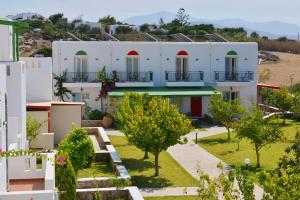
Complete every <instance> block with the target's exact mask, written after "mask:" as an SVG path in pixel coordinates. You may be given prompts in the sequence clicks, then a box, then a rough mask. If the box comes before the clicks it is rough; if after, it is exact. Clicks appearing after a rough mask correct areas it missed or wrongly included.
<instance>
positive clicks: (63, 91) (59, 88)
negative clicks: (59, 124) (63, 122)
mask: <svg viewBox="0 0 300 200" xmlns="http://www.w3.org/2000/svg"><path fill="white" fill-rule="evenodd" d="M54 80H55V81H56V82H55V85H54V87H55V88H56V91H54V95H55V96H57V97H59V99H60V100H61V101H65V97H67V99H69V95H68V94H70V95H72V91H71V90H69V89H68V88H66V87H64V82H65V81H66V80H67V72H66V71H64V72H63V74H62V75H59V76H55V77H54Z"/></svg>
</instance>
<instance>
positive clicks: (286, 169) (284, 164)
mask: <svg viewBox="0 0 300 200" xmlns="http://www.w3.org/2000/svg"><path fill="white" fill-rule="evenodd" d="M258 180H259V183H260V184H261V185H262V186H263V188H264V191H265V195H264V196H265V199H270V200H271V199H300V192H299V191H300V184H299V183H300V132H299V131H298V132H297V133H296V135H295V142H294V144H292V145H291V147H288V148H287V149H286V154H285V155H284V156H283V157H282V158H280V160H279V162H278V167H277V168H276V169H275V170H273V171H271V172H267V171H264V172H261V173H259V174H258Z"/></svg>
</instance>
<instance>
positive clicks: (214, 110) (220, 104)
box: [208, 94, 246, 140]
mask: <svg viewBox="0 0 300 200" xmlns="http://www.w3.org/2000/svg"><path fill="white" fill-rule="evenodd" d="M208 110H209V112H210V113H211V114H212V116H213V117H214V118H216V119H217V120H218V121H219V122H220V123H221V124H222V125H223V126H225V127H226V129H227V135H228V140H230V129H232V128H234V126H235V124H236V122H237V119H238V118H239V117H240V116H242V115H243V114H244V113H245V111H246V109H245V108H244V107H242V106H241V100H240V99H235V100H233V101H229V102H227V101H224V100H223V99H222V97H221V95H218V94H214V95H213V96H212V97H211V101H210V105H209V108H208Z"/></svg>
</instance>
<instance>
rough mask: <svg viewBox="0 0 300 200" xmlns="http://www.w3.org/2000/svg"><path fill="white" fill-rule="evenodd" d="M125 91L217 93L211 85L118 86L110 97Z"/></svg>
mask: <svg viewBox="0 0 300 200" xmlns="http://www.w3.org/2000/svg"><path fill="white" fill-rule="evenodd" d="M125 93H139V94H144V93H148V94H149V95H150V96H211V95H213V94H219V92H218V91H216V90H215V89H214V88H213V87H211V86H203V87H119V88H116V89H114V90H113V91H110V92H109V93H108V96H110V97H122V96H124V95H125Z"/></svg>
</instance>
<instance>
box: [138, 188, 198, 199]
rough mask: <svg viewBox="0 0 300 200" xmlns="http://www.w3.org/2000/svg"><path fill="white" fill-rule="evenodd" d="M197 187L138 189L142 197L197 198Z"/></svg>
mask: <svg viewBox="0 0 300 200" xmlns="http://www.w3.org/2000/svg"><path fill="white" fill-rule="evenodd" d="M197 189H198V187H168V188H139V190H140V192H141V194H142V195H143V196H144V197H158V196H183V195H190V196H192V195H194V196H197V195H198V192H197Z"/></svg>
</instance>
